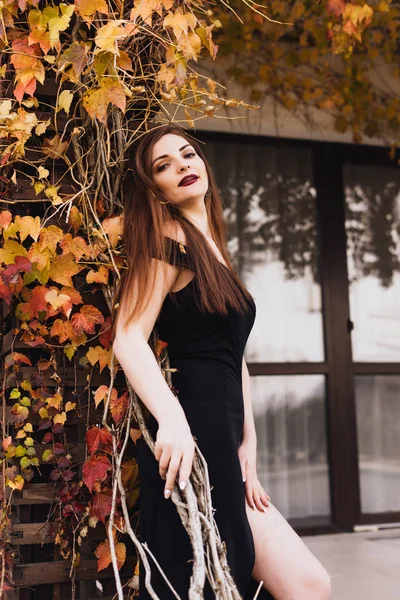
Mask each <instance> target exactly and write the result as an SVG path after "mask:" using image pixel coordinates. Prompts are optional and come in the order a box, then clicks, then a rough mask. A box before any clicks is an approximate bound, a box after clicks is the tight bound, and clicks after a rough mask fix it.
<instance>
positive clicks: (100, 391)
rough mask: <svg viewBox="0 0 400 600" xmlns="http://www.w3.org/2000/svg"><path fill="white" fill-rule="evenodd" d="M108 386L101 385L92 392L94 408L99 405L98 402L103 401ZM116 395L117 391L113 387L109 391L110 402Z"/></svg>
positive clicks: (106, 394)
mask: <svg viewBox="0 0 400 600" xmlns="http://www.w3.org/2000/svg"><path fill="white" fill-rule="evenodd" d="M108 390H109V388H108V386H106V385H101V386H100V387H99V388H97V390H96V392H95V394H94V403H95V406H96V408H97V407H98V406H99V404H100V402H102V401H103V400H104V401H105V399H106V398H107V396H108ZM117 396H118V392H117V390H116V389H115V388H113V389H112V391H111V402H112V400H113V399H115V400H116V399H117Z"/></svg>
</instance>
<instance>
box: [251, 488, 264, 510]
mask: <svg viewBox="0 0 400 600" xmlns="http://www.w3.org/2000/svg"><path fill="white" fill-rule="evenodd" d="M253 498H254V504H255V505H256V507H257V508H258V510H259V511H261V512H265V508H264V506H263V503H262V502H261V499H260V489H259V488H258V487H257V486H255V487H254V489H253Z"/></svg>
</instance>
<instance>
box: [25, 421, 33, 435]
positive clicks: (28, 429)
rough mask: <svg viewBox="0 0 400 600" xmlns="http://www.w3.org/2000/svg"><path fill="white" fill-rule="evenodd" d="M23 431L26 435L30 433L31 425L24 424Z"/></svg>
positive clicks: (31, 430)
mask: <svg viewBox="0 0 400 600" xmlns="http://www.w3.org/2000/svg"><path fill="white" fill-rule="evenodd" d="M23 429H24V431H26V432H27V433H32V432H33V427H32V423H26V424H25V425H24V427H23Z"/></svg>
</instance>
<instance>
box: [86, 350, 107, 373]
mask: <svg viewBox="0 0 400 600" xmlns="http://www.w3.org/2000/svg"><path fill="white" fill-rule="evenodd" d="M86 358H87V359H88V361H89V362H90V364H91V365H92V367H94V365H95V364H96V363H97V362H98V363H99V368H100V373H101V372H102V371H103V369H104V368H105V367H107V366H108V365H109V363H110V359H111V350H106V349H105V348H102V347H101V346H96V347H93V346H91V347H90V348H89V350H88V351H87V352H86Z"/></svg>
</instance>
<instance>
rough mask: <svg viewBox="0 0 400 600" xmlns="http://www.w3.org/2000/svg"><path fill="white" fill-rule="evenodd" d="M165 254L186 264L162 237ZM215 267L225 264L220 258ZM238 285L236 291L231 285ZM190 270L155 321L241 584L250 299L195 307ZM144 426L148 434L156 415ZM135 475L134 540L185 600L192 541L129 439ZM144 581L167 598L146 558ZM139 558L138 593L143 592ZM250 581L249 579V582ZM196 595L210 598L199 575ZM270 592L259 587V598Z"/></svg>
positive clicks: (244, 586)
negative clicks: (240, 304) (218, 309)
mask: <svg viewBox="0 0 400 600" xmlns="http://www.w3.org/2000/svg"><path fill="white" fill-rule="evenodd" d="M166 242H167V247H168V252H169V262H173V259H172V255H173V254H175V255H176V256H177V258H178V261H177V262H178V264H179V265H180V266H182V267H187V268H190V267H191V262H190V256H189V254H188V251H187V250H188V249H187V248H186V246H184V245H183V244H179V243H178V242H176V241H175V240H172V238H166ZM220 265H221V269H227V267H226V266H225V265H223V264H222V263H220ZM238 292H239V293H242V292H241V290H240V289H239V288H238ZM195 294H196V276H195V277H194V279H192V280H191V281H190V283H189V284H188V285H187V286H186V287H184V288H183V289H182V290H179V291H178V292H173V293H172V296H173V297H172V296H170V295H167V296H166V298H165V300H164V303H163V305H162V308H161V311H160V314H159V317H158V320H157V322H156V328H157V330H158V333H159V337H160V339H161V340H163V341H165V342H167V343H168V354H169V359H170V366H171V367H172V368H177V369H178V371H177V372H176V373H173V374H172V383H173V386H174V388H175V392H176V395H177V397H178V399H179V401H180V403H181V405H182V407H183V409H184V412H185V414H186V418H187V420H188V423H189V426H190V428H191V431H192V433H193V435H194V436H195V437H196V439H197V443H198V445H199V448H200V450H201V451H202V453H203V455H204V457H205V459H206V461H207V464H208V470H209V475H210V484H211V487H212V492H211V495H212V503H213V507H214V509H215V515H214V518H215V521H216V523H217V526H218V529H219V532H220V535H221V539H222V540H223V541H225V543H226V548H227V558H228V563H229V566H230V569H231V572H232V575H233V578H234V580H235V582H236V585H237V587H238V590H239V592H240V593H241V595H242V596H243V597H245V596H246V592H247V593H248V592H249V589H250V588H249V586H250V583H251V573H252V570H253V566H254V560H255V552H254V542H253V537H252V533H251V529H250V526H249V522H248V519H247V515H246V509H245V502H246V500H245V493H244V484H243V481H242V473H241V468H240V463H239V458H238V448H239V445H240V443H241V439H242V432H243V423H244V404H243V392H242V358H243V352H244V348H245V344H246V341H247V338H248V336H249V334H250V331H251V329H252V326H253V323H254V320H255V313H256V308H255V303H254V300H253V299H251V300H249V299H247V304H248V309H247V310H246V312H245V313H239V312H237V311H233V310H232V311H230V314H229V315H228V316H221V315H219V314H212V313H207V314H202V313H201V312H200V310H199V309H198V308H197V306H196V302H195V299H194V298H195ZM148 427H149V429H150V431H151V433H152V435H153V437H154V439H155V437H156V433H157V428H158V425H157V422H156V420H155V419H154V418H153V417H150V419H149V420H148ZM137 458H138V463H139V471H140V478H141V499H140V531H139V533H140V540H141V541H142V542H144V541H145V542H147V544H148V546H149V548H150V550H151V551H152V552H153V554H154V555H155V558H156V559H157V561H158V562H159V564H160V566H161V568H162V569H163V571H164V573H165V574H166V576H167V577H168V579H169V581H170V582H171V583H172V585H173V586H174V588H175V590H176V591H177V592H178V594H179V595H180V597H181V599H182V600H187V598H188V590H189V580H190V575H191V570H192V568H191V561H192V560H193V553H192V548H191V545H190V541H189V538H188V535H187V533H186V531H185V529H184V527H183V525H182V524H181V521H180V518H179V516H178V514H177V511H176V508H175V505H174V504H173V502H172V500H171V499H168V500H166V499H165V498H164V487H165V481H164V480H162V479H161V477H160V475H159V465H158V462H157V461H156V459H155V458H154V456H153V454H152V453H151V451H150V450H149V448H148V447H147V445H146V443H145V442H144V441H143V439H142V438H140V439H139V440H138V442H137ZM149 561H150V565H151V569H152V579H151V581H152V585H153V588H154V590H155V592H156V593H157V595H158V596H159V598H160V599H161V600H170V599H172V598H174V596H173V594H172V593H171V591H170V589H169V588H168V587H167V585H166V583H165V581H164V579H163V578H162V576H161V575H160V574H159V571H158V569H157V567H156V566H155V565H154V563H153V561H152V560H151V558H149ZM144 574H145V572H144V567H143V565H142V564H141V565H140V577H139V579H140V582H139V585H140V594H139V598H140V600H148V599H149V598H150V596H149V595H148V592H147V590H146V588H145V585H144ZM253 586H254V582H253ZM204 597H205V598H206V599H207V600H208V599H210V600H211V599H212V598H214V594H213V593H212V592H211V588H210V587H209V584H208V582H207V581H206V585H205V593H204ZM267 597H268V598H271V596H269V595H268V594H267V595H264V596H259V598H260V599H261V598H267Z"/></svg>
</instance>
